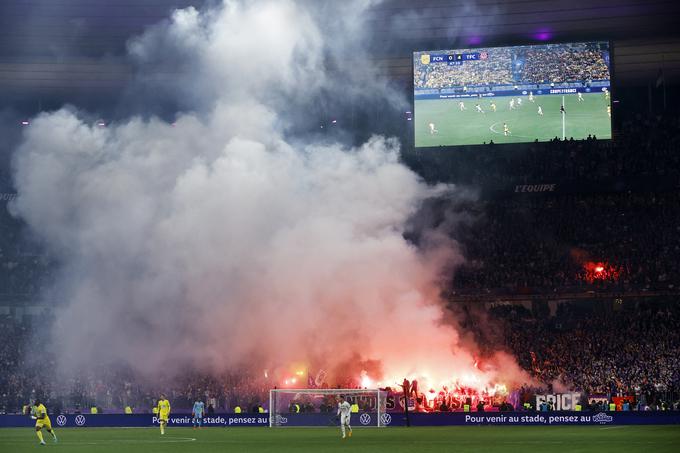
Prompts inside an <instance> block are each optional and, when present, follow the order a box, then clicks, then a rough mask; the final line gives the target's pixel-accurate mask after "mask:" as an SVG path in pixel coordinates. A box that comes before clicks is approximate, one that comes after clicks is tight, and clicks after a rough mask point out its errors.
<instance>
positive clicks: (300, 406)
mask: <svg viewBox="0 0 680 453" xmlns="http://www.w3.org/2000/svg"><path fill="white" fill-rule="evenodd" d="M340 395H343V396H344V397H345V399H346V400H347V401H348V402H349V403H350V404H351V405H352V415H351V418H350V420H351V424H352V426H374V427H377V426H387V425H389V424H390V422H391V417H390V415H389V414H387V413H386V412H385V409H386V400H387V393H386V392H384V391H381V390H378V389H363V390H356V389H273V390H270V391H269V426H270V427H284V426H297V427H301V426H319V427H322V426H338V425H339V421H338V418H337V413H338V397H339V396H340Z"/></svg>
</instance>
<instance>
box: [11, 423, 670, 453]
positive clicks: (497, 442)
mask: <svg viewBox="0 0 680 453" xmlns="http://www.w3.org/2000/svg"><path fill="white" fill-rule="evenodd" d="M57 434H58V436H59V443H57V444H54V443H52V441H51V438H50V437H49V435H47V436H45V440H46V441H47V442H48V445H47V446H46V447H40V446H39V445H38V443H37V439H36V437H35V434H34V432H33V429H30V428H5V429H0V451H1V452H7V453H22V452H33V451H36V450H45V451H55V452H56V451H62V452H93V453H113V452H123V453H142V452H144V453H153V452H163V453H168V452H186V453H194V452H195V453H211V452H225V451H231V452H251V451H252V452H276V453H282V452H295V453H306V452H314V453H319V452H336V451H337V452H349V451H352V452H372V453H381V452H389V453H399V452H454V451H455V452H475V453H479V452H516V451H528V452H531V453H537V452H555V451H564V452H593V453H608V452H612V453H622V452H639V451H647V452H654V453H662V452H675V451H678V445H680V428H679V427H678V426H605V427H600V426H575V427H572V426H549V427H526V426H522V427H515V426H513V427H489V426H475V427H472V426H468V427H441V428H384V429H381V428H363V429H362V428H358V429H355V431H354V436H353V437H352V438H351V439H347V440H342V439H340V434H339V430H338V429H337V428H307V429H305V428H281V429H270V428H206V429H202V430H192V429H191V428H172V427H171V428H168V430H167V433H166V435H165V436H164V437H161V436H160V434H159V432H158V428H65V429H57Z"/></svg>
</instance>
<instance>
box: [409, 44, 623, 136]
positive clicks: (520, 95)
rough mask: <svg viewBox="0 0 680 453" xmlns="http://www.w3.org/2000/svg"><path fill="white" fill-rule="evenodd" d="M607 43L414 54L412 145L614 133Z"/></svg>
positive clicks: (607, 134) (543, 45)
mask: <svg viewBox="0 0 680 453" xmlns="http://www.w3.org/2000/svg"><path fill="white" fill-rule="evenodd" d="M610 68H611V61H610V53H609V43H607V42H582V43H569V44H542V45H528V46H513V47H492V48H487V49H457V50H438V51H429V52H414V53H413V87H414V88H413V90H414V95H413V97H414V104H415V106H414V113H413V114H414V118H413V119H414V127H415V146H417V147H422V146H450V145H473V144H483V143H490V142H492V141H493V142H494V143H521V142H533V141H536V140H538V141H548V140H552V139H554V138H555V137H557V138H559V139H564V138H566V139H570V138H571V137H573V138H574V139H583V138H587V137H588V136H591V137H596V138H598V139H608V138H611V99H610V82H611V78H610V74H611V71H610Z"/></svg>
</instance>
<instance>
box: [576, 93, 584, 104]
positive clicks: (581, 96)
mask: <svg viewBox="0 0 680 453" xmlns="http://www.w3.org/2000/svg"><path fill="white" fill-rule="evenodd" d="M576 94H577V95H578V101H579V102H583V93H581V92H580V91H579V92H577V93H576Z"/></svg>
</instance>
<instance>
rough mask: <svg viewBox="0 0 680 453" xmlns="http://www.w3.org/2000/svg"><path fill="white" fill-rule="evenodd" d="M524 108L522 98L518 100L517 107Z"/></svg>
mask: <svg viewBox="0 0 680 453" xmlns="http://www.w3.org/2000/svg"><path fill="white" fill-rule="evenodd" d="M521 106H522V98H517V107H521Z"/></svg>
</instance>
